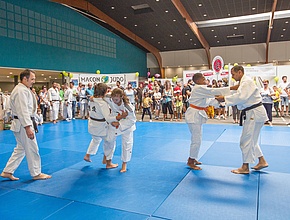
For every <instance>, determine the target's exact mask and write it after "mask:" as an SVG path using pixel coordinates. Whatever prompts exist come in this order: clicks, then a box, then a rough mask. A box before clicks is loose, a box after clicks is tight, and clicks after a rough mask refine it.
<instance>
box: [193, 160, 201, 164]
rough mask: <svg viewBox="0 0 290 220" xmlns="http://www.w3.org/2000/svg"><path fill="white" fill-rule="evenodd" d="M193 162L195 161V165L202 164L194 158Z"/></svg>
mask: <svg viewBox="0 0 290 220" xmlns="http://www.w3.org/2000/svg"><path fill="white" fill-rule="evenodd" d="M194 163H195V165H201V164H202V162H199V161H197V160H194Z"/></svg>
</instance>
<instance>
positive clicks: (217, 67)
mask: <svg viewBox="0 0 290 220" xmlns="http://www.w3.org/2000/svg"><path fill="white" fill-rule="evenodd" d="M211 65H212V69H213V71H214V72H215V73H216V74H218V73H221V72H222V70H223V66H224V60H223V58H222V57H221V56H215V58H213V60H212V64H211Z"/></svg>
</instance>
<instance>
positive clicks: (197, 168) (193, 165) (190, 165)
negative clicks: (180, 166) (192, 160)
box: [187, 163, 202, 170]
mask: <svg viewBox="0 0 290 220" xmlns="http://www.w3.org/2000/svg"><path fill="white" fill-rule="evenodd" d="M187 165H188V166H189V167H190V169H193V170H202V169H201V167H199V166H196V165H195V164H188V163H187Z"/></svg>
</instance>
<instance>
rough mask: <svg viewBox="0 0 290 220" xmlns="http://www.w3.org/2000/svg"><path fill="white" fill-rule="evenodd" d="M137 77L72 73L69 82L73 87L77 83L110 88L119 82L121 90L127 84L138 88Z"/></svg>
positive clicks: (130, 75)
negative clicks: (100, 84)
mask: <svg viewBox="0 0 290 220" xmlns="http://www.w3.org/2000/svg"><path fill="white" fill-rule="evenodd" d="M138 79H139V78H138V76H136V73H122V74H87V73H84V74H82V73H74V74H73V77H72V79H71V81H73V82H74V84H75V86H78V84H79V83H82V84H84V85H86V86H87V85H88V84H89V83H92V84H95V83H106V84H107V85H108V86H110V87H115V86H116V82H117V81H120V84H121V86H122V87H123V88H126V87H127V85H128V83H131V84H132V87H133V88H135V87H138Z"/></svg>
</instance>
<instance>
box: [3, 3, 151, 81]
mask: <svg viewBox="0 0 290 220" xmlns="http://www.w3.org/2000/svg"><path fill="white" fill-rule="evenodd" d="M0 48H1V51H2V52H1V55H0V56H1V59H0V66H5V67H18V68H34V69H47V70H65V71H70V72H88V73H95V71H96V70H101V73H119V72H136V71H138V72H139V73H140V76H146V72H147V71H146V70H147V68H146V52H145V51H143V50H141V49H140V48H138V47H136V46H134V45H132V44H131V43H129V42H127V41H125V40H124V39H122V38H120V37H119V36H117V35H115V34H114V33H112V32H110V31H108V30H107V29H105V28H103V27H101V26H100V25H98V24H96V23H94V22H93V21H91V20H90V19H88V18H86V17H84V16H83V15H81V14H79V13H77V12H75V11H73V10H72V9H69V8H67V7H65V6H62V5H60V4H57V3H53V2H49V1H46V0H5V1H4V0H0Z"/></svg>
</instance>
